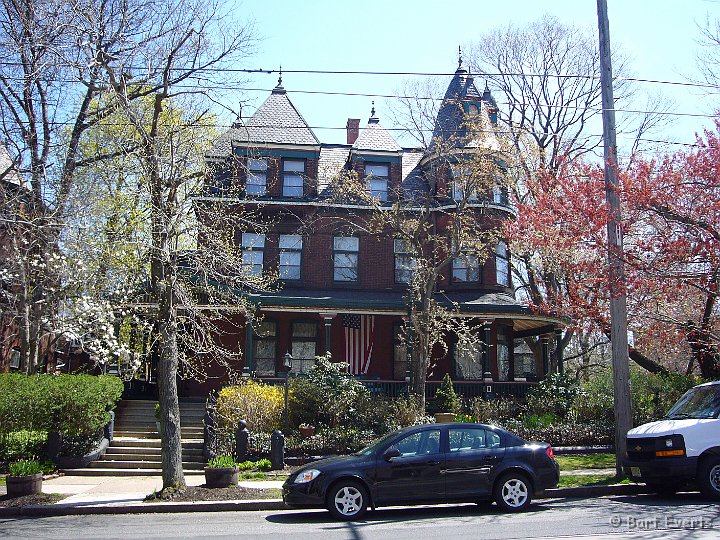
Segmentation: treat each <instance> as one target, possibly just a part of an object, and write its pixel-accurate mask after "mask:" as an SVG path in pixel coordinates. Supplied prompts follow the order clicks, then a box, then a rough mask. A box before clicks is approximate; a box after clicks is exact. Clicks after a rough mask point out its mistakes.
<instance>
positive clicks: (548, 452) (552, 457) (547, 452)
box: [545, 446, 555, 459]
mask: <svg viewBox="0 0 720 540" xmlns="http://www.w3.org/2000/svg"><path fill="white" fill-rule="evenodd" d="M545 453H546V454H547V457H549V458H550V459H555V454H554V453H553V450H552V446H548V447H547V448H546V449H545Z"/></svg>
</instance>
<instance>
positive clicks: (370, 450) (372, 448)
mask: <svg viewBox="0 0 720 540" xmlns="http://www.w3.org/2000/svg"><path fill="white" fill-rule="evenodd" d="M397 434H398V432H397V431H393V432H392V433H388V434H387V435H385V436H384V437H380V438H379V439H378V440H377V441H375V442H374V443H372V444H370V445H369V446H366V447H365V448H363V449H362V450H360V451H359V452H355V455H358V456H369V455H370V454H374V453H375V452H377V451H378V450H379V449H380V448H383V447H384V446H385V445H387V443H388V441H389V440H390V439H393V438H395V437H397Z"/></svg>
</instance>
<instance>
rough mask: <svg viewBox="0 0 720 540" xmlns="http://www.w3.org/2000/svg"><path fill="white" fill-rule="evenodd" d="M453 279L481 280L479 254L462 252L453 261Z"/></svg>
mask: <svg viewBox="0 0 720 540" xmlns="http://www.w3.org/2000/svg"><path fill="white" fill-rule="evenodd" d="M452 279H453V281H463V282H465V281H476V282H477V281H480V262H479V261H478V258H477V255H473V254H470V253H460V255H458V256H457V257H454V258H453V261H452Z"/></svg>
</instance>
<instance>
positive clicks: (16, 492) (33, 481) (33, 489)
mask: <svg viewBox="0 0 720 540" xmlns="http://www.w3.org/2000/svg"><path fill="white" fill-rule="evenodd" d="M5 480H6V483H7V494H8V496H10V497H22V496H23V495H32V494H33V493H40V492H41V491H42V473H41V472H39V473H36V474H31V475H29V476H8V477H7V478H6V479H5Z"/></svg>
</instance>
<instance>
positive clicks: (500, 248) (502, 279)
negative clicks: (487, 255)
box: [495, 242, 510, 287]
mask: <svg viewBox="0 0 720 540" xmlns="http://www.w3.org/2000/svg"><path fill="white" fill-rule="evenodd" d="M495 274H496V281H497V284H498V285H504V286H505V287H509V286H510V256H509V255H508V248H507V244H506V243H505V242H498V245H497V248H495Z"/></svg>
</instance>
